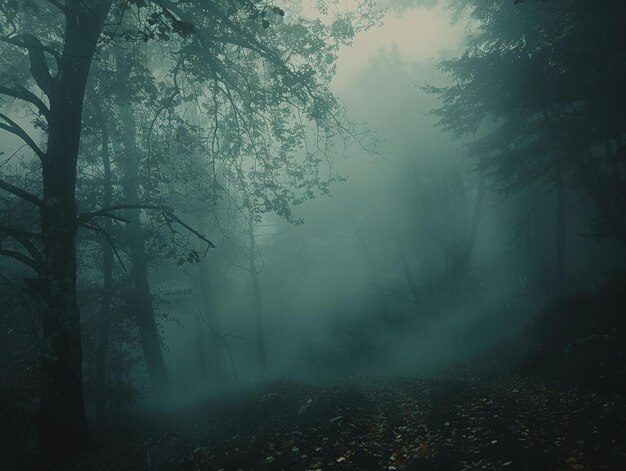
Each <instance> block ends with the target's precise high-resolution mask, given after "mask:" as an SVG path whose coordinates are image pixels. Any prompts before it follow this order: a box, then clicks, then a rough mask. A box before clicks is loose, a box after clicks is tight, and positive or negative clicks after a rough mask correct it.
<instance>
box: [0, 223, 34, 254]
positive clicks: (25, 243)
mask: <svg viewBox="0 0 626 471" xmlns="http://www.w3.org/2000/svg"><path fill="white" fill-rule="evenodd" d="M0 233H1V234H5V235H6V236H7V237H10V238H12V239H13V240H15V241H16V242H17V243H19V244H20V245H21V246H22V247H24V248H25V249H26V250H27V251H28V253H29V254H30V256H31V257H33V258H34V259H35V260H37V259H39V257H40V255H41V252H40V251H39V249H38V248H37V246H36V245H35V244H33V243H32V241H31V240H30V239H33V238H34V239H39V238H41V234H37V233H34V232H26V231H19V230H16V229H12V228H10V227H4V226H0ZM1 240H2V239H0V241H1Z"/></svg>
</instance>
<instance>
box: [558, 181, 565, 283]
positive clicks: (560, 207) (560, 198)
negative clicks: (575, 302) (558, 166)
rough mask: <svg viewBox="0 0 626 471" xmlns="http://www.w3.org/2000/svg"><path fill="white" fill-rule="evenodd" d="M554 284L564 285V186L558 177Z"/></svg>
mask: <svg viewBox="0 0 626 471" xmlns="http://www.w3.org/2000/svg"><path fill="white" fill-rule="evenodd" d="M556 282H557V285H559V286H562V285H563V283H565V185H564V183H563V178H562V177H560V176H559V179H558V181H557V208H556Z"/></svg>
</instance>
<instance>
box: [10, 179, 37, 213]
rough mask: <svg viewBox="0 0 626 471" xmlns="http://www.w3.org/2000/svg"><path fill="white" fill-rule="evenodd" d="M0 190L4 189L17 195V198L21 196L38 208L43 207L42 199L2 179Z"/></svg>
mask: <svg viewBox="0 0 626 471" xmlns="http://www.w3.org/2000/svg"><path fill="white" fill-rule="evenodd" d="M0 190H4V191H6V192H8V193H11V194H13V195H15V196H18V197H19V198H22V199H23V200H26V201H28V202H29V203H32V204H34V205H35V206H37V207H39V208H41V207H43V201H42V200H40V199H39V198H37V197H36V196H35V195H33V194H31V193H29V192H28V191H26V190H23V189H21V188H19V187H17V186H15V185H11V184H10V183H9V182H6V181H4V180H0Z"/></svg>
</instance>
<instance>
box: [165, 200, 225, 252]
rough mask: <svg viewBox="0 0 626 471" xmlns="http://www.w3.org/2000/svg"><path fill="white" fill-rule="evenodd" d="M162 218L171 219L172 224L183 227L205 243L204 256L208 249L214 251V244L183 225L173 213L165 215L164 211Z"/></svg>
mask: <svg viewBox="0 0 626 471" xmlns="http://www.w3.org/2000/svg"><path fill="white" fill-rule="evenodd" d="M163 216H164V217H165V218H166V219H167V217H171V218H172V219H173V220H174V222H176V223H178V224H180V225H181V226H183V227H184V228H185V229H187V230H188V231H189V232H191V233H192V234H194V235H195V236H196V237H197V238H198V239H200V240H203V241H204V242H206V243H207V249H206V251H205V252H204V255H205V256H206V253H207V252H208V251H209V249H210V248H211V249H214V248H215V244H214V243H213V242H211V241H210V240H209V239H207V238H206V236H205V235H203V234H200V233H199V232H198V231H196V230H195V229H193V228H192V227H190V226H188V225H187V224H185V223H184V222H183V221H181V220H180V218H179V217H178V216H176V215H175V214H174V213H173V212H170V213H166V212H165V211H164V212H163Z"/></svg>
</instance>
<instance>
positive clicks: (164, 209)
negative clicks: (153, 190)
mask: <svg viewBox="0 0 626 471" xmlns="http://www.w3.org/2000/svg"><path fill="white" fill-rule="evenodd" d="M123 209H147V210H152V211H161V213H162V214H163V217H164V218H165V222H166V224H167V225H168V226H169V222H170V219H171V220H172V221H174V222H175V223H177V224H180V225H181V226H183V227H184V228H185V229H187V230H188V231H189V232H191V233H192V234H194V235H195V236H196V237H197V238H198V239H200V240H203V241H204V242H206V243H207V252H208V250H209V248H213V249H214V248H215V244H214V243H213V242H211V241H210V240H209V239H207V238H206V236H205V235H203V234H200V233H199V232H198V231H196V230H195V229H194V228H192V227H191V226H189V225H188V224H185V223H184V222H183V221H182V220H181V219H180V218H179V217H178V216H176V215H175V214H174V211H173V210H172V208H170V207H168V206H159V205H144V204H121V205H118V206H111V207H109V208H104V209H100V210H97V211H90V212H88V213H83V214H81V215H80V216H79V217H78V223H79V224H85V223H88V222H89V221H91V220H92V219H93V218H95V217H98V216H103V217H109V218H111V219H117V220H121V221H124V222H129V221H127V220H126V219H123V218H120V217H119V216H116V215H114V214H110V213H111V212H112V211H119V210H123ZM170 227H171V226H170ZM101 229H102V228H101ZM102 230H104V229H102ZM205 255H206V252H205Z"/></svg>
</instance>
